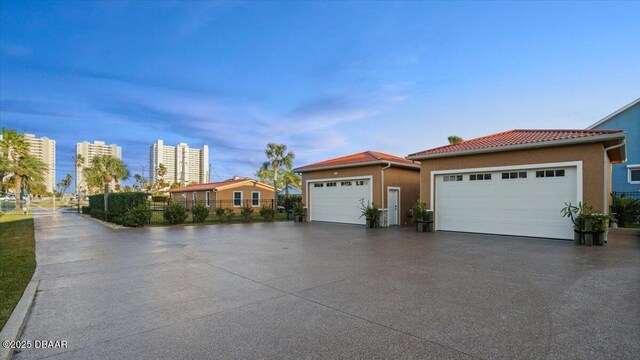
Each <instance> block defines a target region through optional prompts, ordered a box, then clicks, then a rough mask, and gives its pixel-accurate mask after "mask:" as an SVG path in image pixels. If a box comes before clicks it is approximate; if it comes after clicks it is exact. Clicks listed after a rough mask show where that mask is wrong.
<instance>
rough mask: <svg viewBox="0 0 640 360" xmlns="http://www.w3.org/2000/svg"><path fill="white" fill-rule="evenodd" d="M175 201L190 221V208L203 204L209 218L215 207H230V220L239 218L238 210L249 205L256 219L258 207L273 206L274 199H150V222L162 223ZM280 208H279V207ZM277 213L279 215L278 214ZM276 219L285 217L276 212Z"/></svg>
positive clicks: (212, 214)
mask: <svg viewBox="0 0 640 360" xmlns="http://www.w3.org/2000/svg"><path fill="white" fill-rule="evenodd" d="M171 203H176V204H180V205H182V206H183V207H184V208H185V209H186V210H187V214H188V215H189V216H188V217H187V220H186V221H187V222H192V221H193V217H192V214H191V209H193V207H194V206H196V205H201V206H204V207H205V208H207V209H209V218H208V219H215V218H216V217H215V211H216V209H231V210H232V212H233V213H232V214H231V216H232V220H233V221H235V220H239V219H240V211H241V209H242V207H249V208H251V209H252V210H253V214H252V217H254V218H256V219H258V218H259V217H260V209H261V208H262V207H268V208H271V209H274V208H275V201H274V200H273V199H270V200H252V199H249V200H244V199H243V200H242V201H237V200H236V201H234V200H210V201H201V200H197V201H193V200H192V199H182V200H170V199H169V200H167V201H164V202H157V201H150V202H149V208H150V209H151V210H152V212H151V224H162V223H164V215H163V214H164V210H165V209H166V207H167V206H168V205H169V204H171ZM280 210H281V209H280ZM278 215H279V216H278ZM278 215H277V216H276V219H279V220H280V218H283V217H284V218H286V216H285V215H284V214H278Z"/></svg>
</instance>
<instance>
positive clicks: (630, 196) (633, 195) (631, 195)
mask: <svg viewBox="0 0 640 360" xmlns="http://www.w3.org/2000/svg"><path fill="white" fill-rule="evenodd" d="M611 194H613V195H615V196H619V197H624V198H627V199H636V200H640V191H634V192H613V193H611Z"/></svg>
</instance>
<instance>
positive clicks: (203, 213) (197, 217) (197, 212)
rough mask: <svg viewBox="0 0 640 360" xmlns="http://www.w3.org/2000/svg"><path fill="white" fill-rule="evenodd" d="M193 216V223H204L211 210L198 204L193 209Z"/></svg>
mask: <svg viewBox="0 0 640 360" xmlns="http://www.w3.org/2000/svg"><path fill="white" fill-rule="evenodd" d="M191 215H192V216H193V222H197V223H203V222H205V221H206V220H207V218H208V217H209V209H208V208H207V207H206V206H204V205H202V204H196V205H195V206H194V207H193V209H191Z"/></svg>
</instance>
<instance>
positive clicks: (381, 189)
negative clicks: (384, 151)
mask: <svg viewBox="0 0 640 360" xmlns="http://www.w3.org/2000/svg"><path fill="white" fill-rule="evenodd" d="M390 167H391V163H387V166H385V167H383V168H382V169H381V170H380V195H381V197H380V209H384V170H385V169H388V168H390ZM371 200H372V201H373V199H371ZM387 226H389V209H387Z"/></svg>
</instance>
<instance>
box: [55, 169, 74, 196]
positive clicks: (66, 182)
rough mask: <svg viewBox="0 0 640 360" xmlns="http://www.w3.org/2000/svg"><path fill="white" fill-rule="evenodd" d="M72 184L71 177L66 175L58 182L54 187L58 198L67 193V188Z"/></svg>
mask: <svg viewBox="0 0 640 360" xmlns="http://www.w3.org/2000/svg"><path fill="white" fill-rule="evenodd" d="M72 182H73V177H71V174H67V176H65V177H64V179H62V180H60V182H59V183H57V184H56V186H57V187H58V196H62V195H64V193H66V192H67V189H68V188H69V186H71V183H72Z"/></svg>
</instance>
